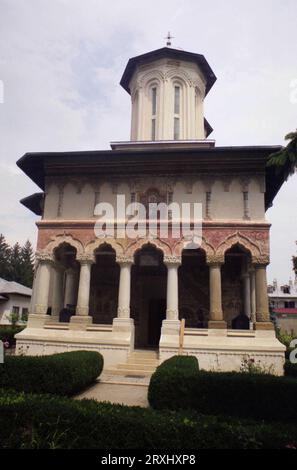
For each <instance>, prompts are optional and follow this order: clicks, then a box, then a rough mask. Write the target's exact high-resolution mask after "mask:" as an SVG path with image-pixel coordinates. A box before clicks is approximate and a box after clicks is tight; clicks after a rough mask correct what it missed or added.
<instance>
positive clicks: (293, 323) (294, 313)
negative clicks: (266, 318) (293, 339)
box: [268, 278, 297, 334]
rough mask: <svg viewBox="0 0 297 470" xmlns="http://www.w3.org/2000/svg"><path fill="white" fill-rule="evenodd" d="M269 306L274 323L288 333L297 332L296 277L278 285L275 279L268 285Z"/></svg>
mask: <svg viewBox="0 0 297 470" xmlns="http://www.w3.org/2000/svg"><path fill="white" fill-rule="evenodd" d="M268 297H269V306H270V310H271V314H272V317H273V318H274V319H275V322H276V325H277V326H278V327H279V328H280V329H281V330H282V331H287V332H288V333H296V334H297V278H296V279H295V282H293V281H292V280H291V279H290V281H289V284H285V285H283V286H279V285H278V284H277V280H276V279H275V280H274V281H273V284H272V285H269V286H268Z"/></svg>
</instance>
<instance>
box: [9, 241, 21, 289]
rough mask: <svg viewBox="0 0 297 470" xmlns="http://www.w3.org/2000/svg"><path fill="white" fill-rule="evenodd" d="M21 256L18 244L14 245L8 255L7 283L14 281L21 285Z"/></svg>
mask: <svg viewBox="0 0 297 470" xmlns="http://www.w3.org/2000/svg"><path fill="white" fill-rule="evenodd" d="M22 268H23V267H22V255H21V247H20V244H19V243H15V244H14V245H13V247H12V249H11V253H10V263H9V275H8V281H15V282H19V283H20V284H22V280H23V279H22Z"/></svg>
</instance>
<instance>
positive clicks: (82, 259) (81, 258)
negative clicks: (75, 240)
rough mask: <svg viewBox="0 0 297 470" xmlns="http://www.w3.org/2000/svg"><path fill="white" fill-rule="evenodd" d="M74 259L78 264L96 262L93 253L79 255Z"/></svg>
mask: <svg viewBox="0 0 297 470" xmlns="http://www.w3.org/2000/svg"><path fill="white" fill-rule="evenodd" d="M76 259H77V261H78V262H79V263H80V264H89V263H90V264H92V263H95V261H96V260H95V257H94V254H93V253H79V254H78V255H76Z"/></svg>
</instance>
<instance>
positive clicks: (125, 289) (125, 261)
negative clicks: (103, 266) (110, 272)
mask: <svg viewBox="0 0 297 470" xmlns="http://www.w3.org/2000/svg"><path fill="white" fill-rule="evenodd" d="M116 262H117V263H118V264H119V265H120V280H119V294H118V316H117V317H116V318H114V319H113V322H112V331H113V333H114V334H116V335H119V334H120V335H122V334H124V335H126V338H127V337H128V338H129V343H130V348H131V349H133V347H134V320H133V319H132V318H130V296H131V268H132V264H133V258H132V257H128V256H124V255H117V257H116Z"/></svg>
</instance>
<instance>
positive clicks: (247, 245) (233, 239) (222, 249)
mask: <svg viewBox="0 0 297 470" xmlns="http://www.w3.org/2000/svg"><path fill="white" fill-rule="evenodd" d="M235 245H239V246H241V247H242V248H244V249H245V250H247V251H248V252H249V253H250V254H251V256H252V258H254V257H259V256H260V255H261V254H262V253H261V250H260V248H259V246H258V245H257V244H256V243H254V242H252V241H251V240H250V239H249V238H248V237H246V236H245V235H243V234H241V233H240V232H236V233H234V234H233V235H229V236H228V237H227V238H226V239H225V240H224V241H223V242H222V243H220V245H219V246H218V248H217V250H216V255H219V256H225V253H226V251H227V250H229V249H230V248H232V247H233V246H235Z"/></svg>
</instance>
